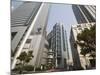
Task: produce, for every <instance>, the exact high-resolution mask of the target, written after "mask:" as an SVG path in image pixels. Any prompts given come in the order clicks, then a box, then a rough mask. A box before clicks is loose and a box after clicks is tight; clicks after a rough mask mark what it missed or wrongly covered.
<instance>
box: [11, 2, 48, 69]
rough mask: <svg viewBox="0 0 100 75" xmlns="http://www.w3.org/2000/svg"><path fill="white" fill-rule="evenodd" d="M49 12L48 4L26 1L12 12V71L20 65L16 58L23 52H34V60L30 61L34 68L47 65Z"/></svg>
mask: <svg viewBox="0 0 100 75" xmlns="http://www.w3.org/2000/svg"><path fill="white" fill-rule="evenodd" d="M48 11H49V4H48V3H40V2H29V1H25V2H23V4H22V5H20V6H19V7H18V8H16V9H15V10H14V11H13V12H12V14H11V54H12V66H11V68H12V69H14V68H15V65H16V63H18V61H17V59H16V58H17V57H18V56H19V55H20V54H21V52H22V51H26V52H27V51H30V50H32V51H33V56H34V58H33V59H32V60H31V61H30V64H31V65H33V66H34V67H39V66H41V65H43V64H46V57H47V52H48V49H47V46H48V42H47V41H46V39H45V38H46V25H47V20H48ZM46 45H47V46H46Z"/></svg>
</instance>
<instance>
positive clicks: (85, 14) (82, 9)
mask: <svg viewBox="0 0 100 75" xmlns="http://www.w3.org/2000/svg"><path fill="white" fill-rule="evenodd" d="M72 9H73V12H74V14H75V17H76V20H77V23H78V24H80V23H90V22H95V21H96V7H95V6H88V5H86V6H83V5H72Z"/></svg>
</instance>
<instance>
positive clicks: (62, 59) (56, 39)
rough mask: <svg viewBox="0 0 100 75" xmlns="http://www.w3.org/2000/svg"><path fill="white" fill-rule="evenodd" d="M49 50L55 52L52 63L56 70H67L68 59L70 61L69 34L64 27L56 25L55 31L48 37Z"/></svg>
mask: <svg viewBox="0 0 100 75" xmlns="http://www.w3.org/2000/svg"><path fill="white" fill-rule="evenodd" d="M47 39H48V42H49V48H50V49H51V50H52V52H53V54H52V55H53V59H52V63H53V64H54V65H55V67H56V68H64V67H65V68H67V59H69V55H68V54H69V53H68V45H67V34H66V31H65V30H64V27H63V25H62V26H61V25H60V24H59V23H56V24H55V25H54V27H53V30H52V31H51V32H50V33H49V34H48V36H47Z"/></svg>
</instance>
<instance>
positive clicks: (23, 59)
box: [13, 51, 33, 73]
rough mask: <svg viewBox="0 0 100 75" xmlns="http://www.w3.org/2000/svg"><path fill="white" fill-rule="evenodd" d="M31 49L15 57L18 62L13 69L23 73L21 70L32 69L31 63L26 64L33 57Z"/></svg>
mask: <svg viewBox="0 0 100 75" xmlns="http://www.w3.org/2000/svg"><path fill="white" fill-rule="evenodd" d="M32 54H33V51H28V52H25V51H24V52H22V53H21V54H20V55H19V57H17V60H19V63H17V64H16V67H15V69H13V71H19V73H23V71H25V70H26V71H29V70H33V66H32V65H27V64H28V63H29V62H30V60H32V58H33V55H32Z"/></svg>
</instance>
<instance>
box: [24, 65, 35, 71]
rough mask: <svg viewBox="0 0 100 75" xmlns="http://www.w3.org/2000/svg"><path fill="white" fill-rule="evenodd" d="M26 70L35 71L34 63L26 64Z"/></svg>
mask: <svg viewBox="0 0 100 75" xmlns="http://www.w3.org/2000/svg"><path fill="white" fill-rule="evenodd" d="M24 70H25V71H33V70H34V66H32V65H26V66H24Z"/></svg>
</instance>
